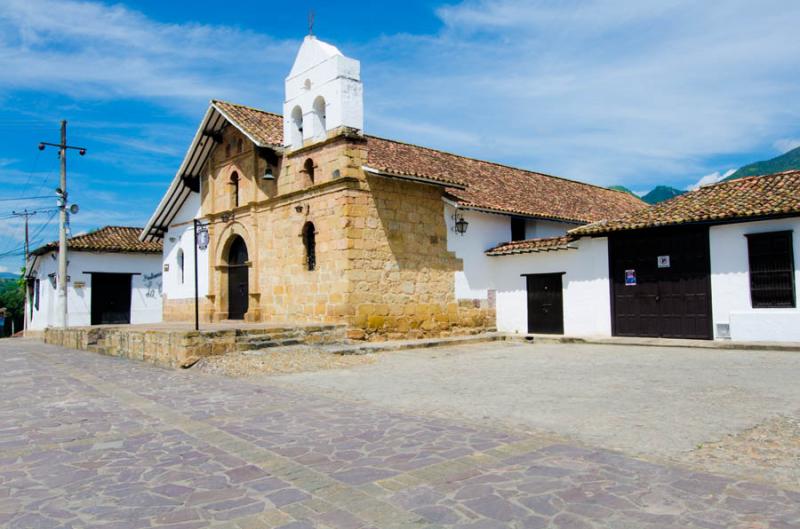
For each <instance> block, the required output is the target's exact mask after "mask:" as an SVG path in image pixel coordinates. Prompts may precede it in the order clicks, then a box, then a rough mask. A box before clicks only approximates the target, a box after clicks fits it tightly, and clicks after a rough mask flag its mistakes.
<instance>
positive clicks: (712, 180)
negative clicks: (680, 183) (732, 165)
mask: <svg viewBox="0 0 800 529" xmlns="http://www.w3.org/2000/svg"><path fill="white" fill-rule="evenodd" d="M735 172H736V169H728V170H727V171H725V172H724V173H720V172H719V171H714V172H713V173H710V174H707V175H705V176H703V177H701V178H700V180H698V181H697V182H696V183H694V184H692V185H690V186H689V187H687V189H688V190H689V191H694V190H695V189H699V188H701V187H704V186H708V185H711V184H716V183H717V182H721V181H722V180H725V179H726V178H728V177H729V176H730V175H732V174H733V173H735Z"/></svg>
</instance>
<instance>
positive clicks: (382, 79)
mask: <svg viewBox="0 0 800 529" xmlns="http://www.w3.org/2000/svg"><path fill="white" fill-rule="evenodd" d="M265 9H266V8H265ZM187 13H188V12H187ZM437 13H438V15H439V17H440V18H441V20H442V22H443V29H442V30H441V31H440V32H439V33H437V34H434V35H410V34H401V35H385V36H383V37H381V38H380V39H377V40H376V41H372V42H365V43H361V44H360V45H357V46H356V47H352V48H351V47H349V46H348V47H345V46H343V51H344V52H345V53H347V54H348V55H351V56H354V57H356V58H359V59H361V60H362V67H363V70H364V80H365V93H366V99H365V111H366V122H367V131H368V132H372V133H377V134H380V135H383V136H389V137H397V138H398V139H403V140H407V141H411V142H419V143H425V144H430V145H431V146H434V147H438V148H442V149H446V150H449V151H453V152H461V153H464V154H468V155H472V156H479V157H483V158H489V159H495V160H498V161H503V162H507V163H512V164H516V165H521V166H526V167H531V168H534V169H537V170H540V171H544V172H549V173H553V174H559V175H563V176H567V177H570V178H578V179H585V180H588V181H592V182H596V183H600V184H615V183H618V184H626V185H628V186H629V187H630V186H632V187H636V188H637V189H644V188H648V187H652V185H654V184H659V183H670V184H673V185H675V186H678V187H680V186H686V185H689V184H692V183H693V181H694V176H693V175H698V174H706V173H710V172H712V171H713V170H714V169H715V167H716V166H718V165H717V164H718V163H719V162H718V159H719V157H720V156H725V155H728V154H734V153H743V152H754V151H757V150H758V149H760V148H762V147H763V145H770V144H773V143H775V145H776V147H777V146H778V145H779V144H780V145H781V146H786V145H790V143H786V142H789V141H791V140H781V139H780V138H797V137H798V134H800V131H798V126H797V123H798V122H800V109H798V107H797V105H795V104H794V102H795V101H797V100H798V97H800V76H798V74H797V72H798V71H800V39H787V38H786V37H785V36H786V35H791V34H794V33H795V29H796V23H797V21H798V20H800V2H796V1H793V0H763V1H762V2H752V1H750V0H727V1H726V2H696V1H693V0H661V1H659V2H639V1H635V0H567V1H563V2H553V1H551V0H465V1H462V2H461V3H458V4H455V5H449V6H446V7H443V8H441V9H439V10H438V12H437ZM299 36H300V35H298V37H299ZM335 44H341V43H335ZM296 47H297V43H296V42H288V41H284V40H280V39H275V38H272V37H270V36H267V35H263V34H259V33H256V32H252V31H247V30H243V29H239V28H233V27H225V26H211V25H201V24H193V23H188V22H187V23H183V24H165V23H160V22H157V21H154V20H153V19H150V18H147V17H146V16H144V15H143V14H141V13H139V12H136V11H133V10H131V9H129V8H126V7H124V6H122V5H113V6H109V5H105V4H102V3H98V2H88V1H84V2H77V1H74V0H61V1H55V0H6V1H5V2H3V4H2V7H0V69H2V71H3V72H4V73H3V76H2V77H1V78H0V92H2V91H4V90H5V91H10V90H14V89H36V90H43V91H56V92H59V93H65V94H68V95H71V96H74V97H77V98H101V99H115V98H133V99H139V100H148V101H152V100H155V101H161V102H165V103H166V104H168V106H169V107H170V108H171V109H173V108H175V107H176V106H177V107H179V109H186V108H190V109H191V112H192V115H197V113H198V106H199V101H200V100H207V99H209V98H212V97H220V98H229V99H233V100H237V101H240V102H243V103H250V104H255V105H257V106H262V107H264V108H266V109H268V110H277V109H279V108H280V106H281V102H282V96H283V79H284V76H285V75H286V73H287V71H288V69H289V67H290V65H291V61H292V59H293V57H294V54H295V52H296V49H297V48H296ZM181 107H182V108H181ZM168 119H170V118H169V116H165V121H166V120H168ZM126 134H127V133H126V132H123V131H118V130H114V131H99V130H98V133H97V139H98V141H103V140H107V141H114V140H119V139H120V135H126ZM186 134H187V133H183V132H181V133H180V137H182V138H184V140H181V141H177V142H176V141H169V140H167V141H162V138H163V136H161V137H159V136H155V135H152V134H142V135H141V136H139V137H136V138H132V137H131V136H128V140H127V143H128V145H127V147H129V148H130V151H135V152H130V153H122V154H119V155H118V154H117V153H113V156H110V157H109V158H108V159H107V160H105V161H107V162H109V163H116V164H119V163H122V164H125V165H131V164H141V165H139V167H141V168H142V170H143V171H147V172H148V173H152V174H161V173H162V172H164V171H165V170H166V169H167V168H166V167H165V166H164V162H163V160H164V159H165V158H169V157H170V156H172V155H173V153H174V152H175V150H176V149H177V150H178V151H180V150H181V149H183V147H184V146H185V143H186V141H188V137H189V136H187V135H186ZM188 134H189V135H191V132H188ZM174 137H177V136H174ZM151 155H161V157H160V158H159V159H158V160H151V161H149V162H148V161H147V160H148V158H152V156H151ZM95 156H102V154H101V153H96V154H95ZM710 160H712V161H710ZM173 169H174V168H173ZM168 172H169V171H168Z"/></svg>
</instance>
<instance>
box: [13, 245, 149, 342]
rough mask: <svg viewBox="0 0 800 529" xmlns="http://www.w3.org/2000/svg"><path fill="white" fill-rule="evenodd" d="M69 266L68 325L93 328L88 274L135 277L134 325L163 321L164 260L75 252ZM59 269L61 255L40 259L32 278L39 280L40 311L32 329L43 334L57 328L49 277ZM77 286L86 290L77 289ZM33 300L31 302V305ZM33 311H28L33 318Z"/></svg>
mask: <svg viewBox="0 0 800 529" xmlns="http://www.w3.org/2000/svg"><path fill="white" fill-rule="evenodd" d="M68 257H69V263H68V266H67V276H68V277H69V283H68V285H67V312H68V315H67V319H68V322H67V324H68V325H69V326H70V327H80V326H85V325H90V324H91V309H92V307H91V300H92V275H91V274H90V273H88V272H107V273H131V274H137V275H133V276H132V279H131V287H132V289H133V291H132V293H131V323H156V322H160V321H161V288H162V277H161V256H160V255H158V254H145V253H95V252H79V251H72V252H70V253H69V256H68ZM57 269H58V252H50V253H47V254H44V255H41V256H39V257H38V259H36V262H35V264H34V265H33V267H32V268H31V275H32V276H33V277H34V278H36V279H39V310H36V309H35V308H34V310H33V312H32V315H31V319H30V324H29V327H28V328H29V329H30V330H43V329H45V328H46V327H50V326H53V325H57V323H58V319H57V318H56V308H57V297H58V292H57V291H56V289H55V286H54V284H55V282H54V281H53V282H51V280H50V279H49V275H50V274H53V277H55V274H56V272H57ZM76 283H77V284H80V283H83V284H84V285H85V286H83V287H80V288H76V286H75V285H76ZM34 295H35V294H34ZM32 302H33V300H32V299H31V303H32ZM30 309H31V307H30V306H29V307H27V308H26V310H28V311H29V312H28V313H29V314H31V312H30Z"/></svg>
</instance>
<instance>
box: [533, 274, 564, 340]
mask: <svg viewBox="0 0 800 529" xmlns="http://www.w3.org/2000/svg"><path fill="white" fill-rule="evenodd" d="M561 275H562V274H532V275H528V276H526V279H527V283H528V332H529V333H536V334H564V297H563V291H562V288H561Z"/></svg>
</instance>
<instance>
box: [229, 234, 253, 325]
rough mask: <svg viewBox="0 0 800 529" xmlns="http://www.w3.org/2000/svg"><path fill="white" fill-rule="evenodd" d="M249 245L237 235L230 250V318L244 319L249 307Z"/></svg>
mask: <svg viewBox="0 0 800 529" xmlns="http://www.w3.org/2000/svg"><path fill="white" fill-rule="evenodd" d="M247 260H248V256H247V246H246V245H245V243H244V239H242V238H241V237H237V238H236V240H234V241H233V243H232V244H231V248H230V250H229V252H228V318H229V319H231V320H242V319H244V315H245V314H246V313H247V309H248V304H249V302H248V298H249V295H250V285H249V279H248V269H249V266H248V265H247Z"/></svg>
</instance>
